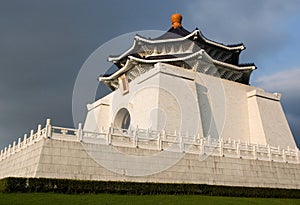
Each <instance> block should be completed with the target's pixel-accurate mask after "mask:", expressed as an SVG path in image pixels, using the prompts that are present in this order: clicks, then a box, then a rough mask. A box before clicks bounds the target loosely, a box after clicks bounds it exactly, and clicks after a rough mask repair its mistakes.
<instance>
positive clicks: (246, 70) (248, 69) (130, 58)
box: [98, 49, 256, 82]
mask: <svg viewBox="0 0 300 205" xmlns="http://www.w3.org/2000/svg"><path fill="white" fill-rule="evenodd" d="M197 56H198V57H199V58H203V57H204V59H207V61H210V62H212V63H213V64H215V65H216V66H221V67H224V68H228V69H230V70H234V71H240V72H244V73H249V75H250V74H251V72H252V71H253V70H255V69H256V66H255V65H246V66H236V65H232V64H228V63H224V62H221V61H218V60H215V59H213V58H211V57H210V56H209V55H208V54H207V53H206V52H205V51H204V50H203V49H201V50H199V51H198V52H196V53H193V54H190V55H187V56H184V57H180V58H168V59H151V60H149V59H141V58H137V57H134V56H128V59H127V61H126V64H125V65H124V66H123V67H122V68H121V69H120V70H118V71H117V72H115V73H114V74H112V75H110V76H107V77H102V76H100V77H99V78H98V80H99V81H102V82H105V81H110V80H113V79H115V78H117V77H119V76H120V75H122V74H123V73H125V72H126V71H128V70H130V69H131V68H132V67H133V66H134V64H136V63H145V64H155V63H168V62H177V61H188V60H189V59H192V58H195V57H197Z"/></svg>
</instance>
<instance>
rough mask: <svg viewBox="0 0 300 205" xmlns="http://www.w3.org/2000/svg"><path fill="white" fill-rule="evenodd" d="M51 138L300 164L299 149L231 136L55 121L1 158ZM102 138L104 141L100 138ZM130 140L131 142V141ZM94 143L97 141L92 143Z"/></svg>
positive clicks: (25, 135)
mask: <svg viewBox="0 0 300 205" xmlns="http://www.w3.org/2000/svg"><path fill="white" fill-rule="evenodd" d="M43 138H50V139H53V140H56V139H60V140H65V141H78V142H82V141H83V142H85V140H86V142H90V141H88V140H89V139H93V140H98V141H97V142H99V143H107V144H108V145H113V146H127V147H130V146H132V147H139V146H141V147H142V148H143V149H155V150H158V151H161V150H167V149H168V148H172V151H178V152H187V153H189V152H190V153H198V154H200V155H204V154H207V155H214V156H224V157H236V158H244V159H258V160H267V161H272V160H274V161H281V162H288V163H298V164H299V163H300V152H299V149H298V148H295V149H291V148H290V147H287V149H282V148H280V147H279V146H278V147H272V146H270V145H257V144H250V143H243V142H240V141H236V140H234V139H230V138H228V139H227V140H226V141H224V140H223V139H222V138H221V139H215V138H212V137H210V136H209V137H207V138H203V137H201V135H199V134H196V135H193V136H190V135H189V134H188V133H186V134H182V133H177V131H175V132H174V134H170V133H166V131H165V130H163V131H161V132H157V131H153V130H150V129H139V128H138V127H136V128H135V129H129V130H124V129H118V128H114V127H113V126H112V125H111V127H109V129H108V130H107V131H106V132H104V131H103V129H102V131H101V132H89V131H84V130H83V126H82V124H81V123H80V124H79V125H78V129H71V128H64V127H57V126H52V125H51V120H50V119H47V120H46V125H45V127H44V128H42V126H41V125H38V127H37V131H36V132H34V130H31V131H30V136H29V138H28V137H27V134H24V138H23V140H22V139H21V138H19V139H18V141H17V143H16V141H14V142H13V144H12V145H11V144H10V145H9V146H8V147H5V148H4V149H2V150H1V153H0V161H1V160H4V159H5V158H7V157H9V156H10V155H13V154H15V153H17V152H19V151H20V150H22V149H25V148H26V147H27V146H31V145H32V144H34V143H35V142H37V141H39V140H41V139H43ZM99 140H100V141H99ZM128 142H130V143H128ZM90 143H93V141H92V142H90ZM190 148H191V149H190Z"/></svg>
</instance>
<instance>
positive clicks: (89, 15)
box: [0, 0, 300, 148]
mask: <svg viewBox="0 0 300 205" xmlns="http://www.w3.org/2000/svg"><path fill="white" fill-rule="evenodd" d="M174 12H178V13H181V14H182V15H183V18H184V19H183V25H184V27H185V28H186V29H187V30H190V31H191V30H193V29H194V28H195V27H198V28H199V29H200V30H201V31H202V32H203V33H204V35H206V36H207V37H208V38H209V39H212V40H215V41H218V42H222V43H224V44H233V43H240V42H243V43H244V44H245V46H246V47H247V49H246V50H245V51H244V52H243V54H242V56H241V61H242V62H254V63H255V64H256V65H257V67H258V69H257V70H256V71H255V72H254V73H253V75H252V79H251V84H252V85H255V86H260V87H262V88H264V89H265V90H267V91H270V92H275V91H276V92H281V93H282V95H283V96H282V104H283V108H284V110H285V112H286V114H287V118H288V121H289V123H290V126H291V129H292V132H293V133H294V136H295V138H296V140H297V142H298V144H300V109H299V108H298V104H300V84H299V79H300V55H299V52H300V23H299V22H300V1H298V0H295V1H293V0H286V1H282V0H264V1H261V0H243V1H242V0H226V1H223V0H206V1H200V0H198V1H191V0H186V1H182V0H172V1H171V0H165V1H161V0H152V1H142V0H130V1H116V0H109V1H102V0H101V1H100V0H99V1H94V0H43V1H40V0H26V1H21V0H0V71H1V73H0V148H3V147H4V146H6V145H7V144H8V143H11V142H12V141H13V140H16V139H17V138H18V137H21V136H23V134H24V133H28V132H29V131H30V129H36V125H37V124H38V123H42V124H44V123H45V119H46V118H52V119H53V123H54V124H56V125H60V126H67V127H74V125H73V119H72V93H73V87H74V83H75V80H76V76H77V74H78V72H79V71H80V69H81V66H82V65H83V63H84V62H85V60H86V59H87V58H88V57H89V56H90V55H91V54H92V53H93V51H94V50H95V49H97V48H98V47H99V46H101V45H102V44H104V43H105V42H107V41H109V40H110V39H113V38H115V37H117V36H119V35H121V34H125V33H128V32H134V31H140V30H150V29H151V30H167V29H168V28H169V27H170V22H169V17H170V15H171V14H172V13H174ZM99 74H100V73H99ZM96 79H97V76H95V78H94V79H91V80H95V81H96ZM83 109H85V108H83Z"/></svg>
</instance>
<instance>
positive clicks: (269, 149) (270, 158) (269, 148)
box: [268, 144, 272, 161]
mask: <svg viewBox="0 0 300 205" xmlns="http://www.w3.org/2000/svg"><path fill="white" fill-rule="evenodd" d="M268 155H269V160H270V161H272V152H271V147H270V145H269V144H268Z"/></svg>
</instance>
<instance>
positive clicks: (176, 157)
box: [0, 121, 300, 189]
mask: <svg viewBox="0 0 300 205" xmlns="http://www.w3.org/2000/svg"><path fill="white" fill-rule="evenodd" d="M146 159H147V160H146ZM0 167H1V169H0V178H6V177H34V178H60V179H79V180H102V181H130V182H160V183H191V184H209V185H226V186H244V187H269V188H288V189H300V183H299V182H300V164H299V150H295V149H289V150H283V149H280V148H275V147H270V146H260V145H253V144H245V143H242V142H236V141H226V142H223V141H222V140H215V139H204V138H197V136H181V135H176V133H175V134H168V133H156V132H154V131H150V130H138V129H136V130H127V131H125V130H118V129H113V128H110V129H109V130H108V131H104V132H103V133H91V132H85V131H83V130H82V129H80V128H79V129H78V130H77V129H67V128H61V127H55V126H52V125H50V121H48V123H47V125H46V126H45V128H43V129H41V126H39V128H38V131H37V132H36V133H33V132H31V136H30V137H28V138H27V136H26V138H25V139H24V140H21V139H20V140H19V142H18V143H14V144H13V145H12V146H9V147H8V148H6V149H4V151H1V155H0Z"/></svg>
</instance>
